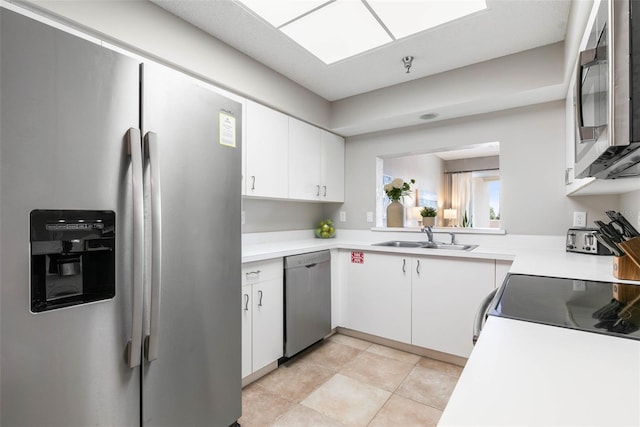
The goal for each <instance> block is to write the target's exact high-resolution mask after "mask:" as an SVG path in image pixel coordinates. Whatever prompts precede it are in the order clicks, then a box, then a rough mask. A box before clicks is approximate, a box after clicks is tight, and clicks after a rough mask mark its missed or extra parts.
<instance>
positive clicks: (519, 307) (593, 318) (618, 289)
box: [488, 274, 640, 340]
mask: <svg viewBox="0 0 640 427" xmlns="http://www.w3.org/2000/svg"><path fill="white" fill-rule="evenodd" d="M638 293H640V285H628V284H620V283H612V282H596V281H589V280H576V279H562V278H557V277H544V276H529V275H523V274H511V275H509V276H507V278H506V279H505V281H504V283H503V284H502V286H501V287H500V289H499V290H498V293H497V295H496V298H495V299H494V301H493V303H492V307H491V309H490V310H489V313H488V314H489V315H491V316H498V317H506V318H510V319H516V320H524V321H529V322H534V323H542V324H545V325H552V326H559V327H564V328H570V329H578V330H581V331H587V332H595V333H600V334H606V335H614V336H619V337H624V338H631V339H636V340H640V302H638V303H636V304H634V305H633V306H632V308H631V309H630V310H628V311H627V313H626V314H623V315H622V317H624V319H623V320H620V318H619V317H620V316H619V313H620V312H621V311H622V310H623V309H624V308H625V307H626V305H627V304H625V303H624V302H627V303H628V302H629V301H630V300H631V299H632V298H633V296H634V295H637V294H638ZM614 295H618V296H619V299H621V300H622V301H623V302H619V301H618V300H616V299H614Z"/></svg>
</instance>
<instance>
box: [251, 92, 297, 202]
mask: <svg viewBox="0 0 640 427" xmlns="http://www.w3.org/2000/svg"><path fill="white" fill-rule="evenodd" d="M246 112H247V114H246V132H247V133H246V136H245V147H246V171H245V175H244V182H245V192H244V194H245V195H247V196H258V197H271V198H281V199H284V198H287V197H289V172H288V171H289V117H288V116H286V115H285V114H282V113H280V112H278V111H275V110H272V109H271V108H267V107H265V106H262V105H260V104H257V103H255V102H253V101H249V100H247V109H246Z"/></svg>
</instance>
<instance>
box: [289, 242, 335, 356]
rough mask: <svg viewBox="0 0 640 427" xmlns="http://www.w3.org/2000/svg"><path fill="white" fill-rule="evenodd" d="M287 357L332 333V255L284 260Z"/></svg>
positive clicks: (317, 253)
mask: <svg viewBox="0 0 640 427" xmlns="http://www.w3.org/2000/svg"><path fill="white" fill-rule="evenodd" d="M284 271H285V276H284V317H285V324H284V355H285V357H291V356H293V355H295V354H296V353H299V352H300V351H302V350H304V349H305V348H307V347H309V346H310V345H311V344H313V343H315V342H317V341H320V340H321V339H323V338H324V337H325V336H327V335H328V334H329V333H331V253H330V252H329V251H322V252H312V253H307V254H301V255H295V256H290V257H286V258H285V259H284Z"/></svg>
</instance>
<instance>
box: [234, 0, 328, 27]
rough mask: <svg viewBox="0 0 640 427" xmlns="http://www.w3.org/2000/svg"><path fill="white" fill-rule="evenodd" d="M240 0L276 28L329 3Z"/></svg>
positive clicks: (293, 0)
mask: <svg viewBox="0 0 640 427" xmlns="http://www.w3.org/2000/svg"><path fill="white" fill-rule="evenodd" d="M239 1H240V2H241V3H243V4H244V5H245V6H247V7H248V8H249V9H251V10H253V11H254V12H255V13H256V14H257V15H258V16H260V17H261V18H262V19H264V20H265V21H267V22H268V23H270V24H271V25H273V26H274V27H276V28H278V27H280V26H281V25H283V24H286V23H287V22H289V21H292V20H294V19H296V18H299V17H300V16H302V15H304V14H306V13H309V12H311V11H312V10H313V9H316V8H318V7H320V6H322V5H323V4H325V3H327V0H239Z"/></svg>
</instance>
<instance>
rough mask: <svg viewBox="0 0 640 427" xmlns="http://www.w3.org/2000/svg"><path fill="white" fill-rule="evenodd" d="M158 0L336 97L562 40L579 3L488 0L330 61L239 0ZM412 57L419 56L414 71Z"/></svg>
mask: <svg viewBox="0 0 640 427" xmlns="http://www.w3.org/2000/svg"><path fill="white" fill-rule="evenodd" d="M151 1H152V2H154V3H156V4H157V5H158V6H160V7H162V8H163V9H165V10H167V11H168V12H170V13H172V14H174V15H176V16H178V17H180V18H182V19H183V20H185V21H187V22H189V23H191V24H192V25H194V26H196V27H199V28H200V29H202V30H203V31H205V32H207V33H209V34H211V35H212V36H214V37H216V38H217V39H219V40H222V41H223V42H225V43H227V44H229V45H230V46H232V47H234V48H235V49H237V50H239V51H241V52H243V53H245V54H246V55H248V56H250V57H252V58H254V59H255V60H257V61H258V62H261V63H263V64H265V65H266V66H268V67H270V68H271V69H273V70H275V71H277V72H278V73H280V74H282V75H284V76H286V77H288V78H289V79H291V80H293V81H295V82H297V83H298V84H300V85H301V86H304V87H306V88H307V89H309V90H310V91H312V92H314V93H316V94H317V95H319V96H321V97H322V98H324V99H326V100H328V101H335V100H339V99H343V98H347V97H351V96H354V95H358V94H362V93H366V92H369V91H373V90H376V89H380V88H384V87H388V86H393V85H397V84H401V83H405V82H407V81H410V80H414V79H419V78H422V77H426V76H430V75H434V74H437V73H441V72H444V71H448V70H452V69H456V68H460V67H464V66H467V65H471V64H475V63H479V62H483V61H487V60H490V59H494V58H498V57H501V56H505V55H509V54H512V53H516V52H520V51H524V50H528V49H532V48H535V47H539V46H544V45H548V44H551V43H555V42H558V41H562V40H564V37H565V32H566V29H567V22H568V18H569V9H570V6H571V0H487V6H488V8H487V9H486V10H484V11H481V12H477V13H475V14H473V15H470V16H467V17H463V18H460V19H458V20H456V21H453V22H450V23H447V24H443V25H440V26H438V27H435V28H432V29H429V30H426V31H423V32H421V33H418V34H416V35H413V36H409V37H406V38H404V39H400V40H397V41H395V42H393V43H389V44H386V45H383V46H381V47H379V48H376V49H373V50H370V51H368V52H365V53H362V54H360V55H357V56H354V57H351V58H347V59H345V60H342V61H339V62H336V63H333V64H330V65H326V64H324V63H323V62H322V61H320V60H319V59H318V58H316V57H315V56H313V55H312V54H310V53H309V52H307V51H306V50H305V49H303V48H302V47H301V46H299V45H298V44H296V43H295V42H294V41H292V40H291V39H289V38H288V37H287V36H286V35H284V34H283V33H282V32H280V31H278V30H277V29H276V28H275V27H273V26H271V25H270V24H268V23H267V22H266V21H264V20H263V19H261V18H259V17H257V16H256V15H254V14H253V13H252V12H250V11H249V10H248V9H246V8H245V7H244V6H243V5H241V4H240V3H236V2H235V1H233V0H197V1H194V0H151ZM265 1H269V0H265ZM297 1H301V0H297ZM389 1H407V0H389ZM409 1H411V0H409ZM414 1H415V0H414ZM426 1H438V0H426ZM439 1H454V0H439ZM405 56H413V57H414V58H415V59H414V60H413V66H412V67H411V70H410V71H411V72H410V73H409V74H407V73H406V72H405V68H404V65H403V62H402V58H403V57H405Z"/></svg>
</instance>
